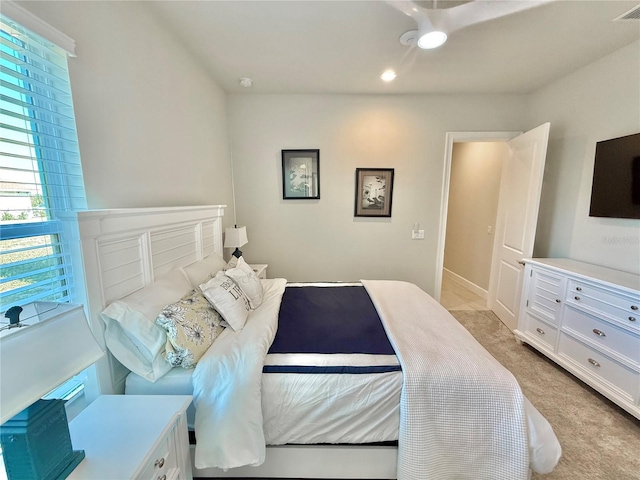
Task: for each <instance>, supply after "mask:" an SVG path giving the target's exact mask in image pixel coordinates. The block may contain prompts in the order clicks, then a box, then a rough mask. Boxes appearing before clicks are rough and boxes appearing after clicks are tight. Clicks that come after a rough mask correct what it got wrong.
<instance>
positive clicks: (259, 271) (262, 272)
mask: <svg viewBox="0 0 640 480" xmlns="http://www.w3.org/2000/svg"><path fill="white" fill-rule="evenodd" d="M249 266H250V267H251V268H253V271H254V272H256V275H258V278H268V277H267V267H268V266H269V265H267V264H266V263H250V264H249Z"/></svg>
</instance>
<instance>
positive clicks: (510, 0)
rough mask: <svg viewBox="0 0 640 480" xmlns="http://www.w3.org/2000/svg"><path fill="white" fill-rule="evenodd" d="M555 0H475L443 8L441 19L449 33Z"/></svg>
mask: <svg viewBox="0 0 640 480" xmlns="http://www.w3.org/2000/svg"><path fill="white" fill-rule="evenodd" d="M553 1H555V0H499V1H496V0H490V1H484V0H475V1H472V2H469V3H465V4H462V5H458V6H456V7H452V8H448V9H446V10H441V11H440V12H441V13H442V15H441V17H442V18H440V21H441V22H443V23H444V28H446V31H447V33H451V32H453V31H455V30H460V29H462V28H465V27H468V26H469V25H475V24H477V23H483V22H487V21H489V20H494V19H496V18H500V17H505V16H507V15H511V14H514V13H518V12H522V11H525V10H529V9H531V8H535V7H539V6H540V5H544V4H546V3H551V2H553Z"/></svg>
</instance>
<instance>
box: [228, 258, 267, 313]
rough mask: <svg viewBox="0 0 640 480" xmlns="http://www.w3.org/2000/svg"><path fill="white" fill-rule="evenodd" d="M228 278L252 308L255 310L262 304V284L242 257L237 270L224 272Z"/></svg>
mask: <svg viewBox="0 0 640 480" xmlns="http://www.w3.org/2000/svg"><path fill="white" fill-rule="evenodd" d="M224 273H225V274H226V275H227V277H231V278H233V281H234V282H236V283H237V284H238V286H239V287H240V288H241V289H242V291H243V292H244V294H245V295H246V296H247V298H248V299H249V304H250V305H251V308H252V309H253V310H255V309H256V308H258V307H259V306H260V305H261V304H262V297H263V294H264V292H263V290H262V282H261V281H260V279H259V278H258V275H256V272H254V271H253V268H251V267H250V266H249V265H248V264H247V262H245V261H244V259H243V258H242V257H240V258H238V264H237V266H236V267H235V268H230V269H229V270H227V271H226V272H224Z"/></svg>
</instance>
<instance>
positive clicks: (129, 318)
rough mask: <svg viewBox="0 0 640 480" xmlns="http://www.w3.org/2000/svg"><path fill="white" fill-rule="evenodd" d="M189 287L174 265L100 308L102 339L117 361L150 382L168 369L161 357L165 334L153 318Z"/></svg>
mask: <svg viewBox="0 0 640 480" xmlns="http://www.w3.org/2000/svg"><path fill="white" fill-rule="evenodd" d="M191 289H192V287H191V283H190V282H189V280H188V278H187V277H186V275H185V274H184V272H183V271H182V270H180V269H174V270H171V271H170V272H169V273H167V274H166V275H163V276H162V277H160V278H158V279H157V280H156V281H155V282H154V283H152V284H151V285H148V286H146V287H144V288H143V289H141V290H138V291H137V292H134V293H132V294H131V295H128V296H126V297H124V298H122V299H120V300H116V301H114V302H113V303H111V304H110V305H109V306H108V307H107V308H105V309H104V311H103V312H102V313H101V314H100V318H101V319H102V321H103V322H104V323H105V325H106V329H105V342H106V344H107V347H108V348H109V350H110V351H111V353H112V354H113V355H114V356H115V357H116V358H117V359H118V361H119V362H120V363H122V364H123V365H124V366H125V367H127V368H128V369H129V370H131V371H132V372H134V373H137V374H138V375H140V376H141V377H143V378H146V379H147V380H149V381H150V382H155V381H156V380H158V379H159V378H160V377H162V376H163V375H164V374H165V373H167V372H168V371H169V370H170V369H171V365H169V364H168V363H167V362H166V361H165V359H164V352H165V345H166V342H167V335H166V333H165V331H164V330H163V329H161V328H160V327H159V326H157V325H156V323H155V322H156V318H157V317H158V315H159V314H160V312H161V311H162V309H163V308H164V307H165V306H166V305H168V304H170V303H173V302H176V301H177V300H180V299H181V298H182V297H183V296H184V295H185V294H186V293H187V292H189V291H190V290H191Z"/></svg>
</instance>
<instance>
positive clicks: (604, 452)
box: [451, 310, 640, 480]
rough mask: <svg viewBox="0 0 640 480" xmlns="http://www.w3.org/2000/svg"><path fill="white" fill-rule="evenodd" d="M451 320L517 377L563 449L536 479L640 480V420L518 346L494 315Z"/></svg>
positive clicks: (471, 313) (471, 314) (468, 313)
mask: <svg viewBox="0 0 640 480" xmlns="http://www.w3.org/2000/svg"><path fill="white" fill-rule="evenodd" d="M451 314H452V315H453V316H454V317H455V318H456V319H457V320H458V321H459V322H460V323H461V324H462V325H464V326H465V327H466V328H467V330H469V332H470V333H471V334H472V335H473V336H474V337H475V338H476V340H478V341H479V342H480V343H481V344H482V345H483V346H484V347H485V348H486V349H487V350H488V351H489V352H490V353H491V354H492V355H493V356H494V357H495V358H496V359H497V360H498V361H499V362H500V363H501V364H502V365H504V366H505V367H506V368H507V369H509V370H510V371H511V373H513V375H514V376H515V377H516V379H517V380H518V382H519V383H520V386H521V388H522V391H523V392H524V394H525V396H526V397H527V398H528V399H529V401H531V403H533V405H535V407H536V408H537V409H538V410H539V411H540V413H542V415H544V416H545V417H546V419H547V420H548V421H549V423H550V424H551V426H552V427H553V429H554V431H555V433H556V436H557V437H558V440H559V441H560V444H561V445H562V451H563V453H562V458H561V459H560V462H559V463H558V465H557V467H556V468H555V470H554V471H553V472H551V473H550V474H547V475H538V474H535V473H534V474H533V477H532V479H534V480H596V479H597V480H638V479H640V421H639V420H637V419H636V418H634V417H633V416H632V415H630V414H628V413H627V412H625V411H624V410H622V409H620V408H619V407H618V406H616V405H615V404H613V403H612V402H610V401H609V400H608V399H606V398H605V397H603V396H602V395H600V394H599V393H598V392H596V391H595V390H593V389H592V388H590V387H589V386H587V385H586V384H584V383H583V382H581V381H580V380H578V379H577V378H576V377H574V376H573V375H571V374H569V373H568V372H566V371H565V370H564V369H562V368H561V367H559V366H558V365H556V364H555V363H554V362H552V361H551V360H549V359H548V358H547V357H545V356H544V355H542V354H540V353H538V352H537V351H536V350H534V349H533V348H531V347H529V346H527V345H518V344H517V343H516V341H515V339H514V336H513V334H512V333H511V332H510V331H509V329H508V328H507V327H506V326H504V324H503V323H502V322H500V320H498V318H497V317H496V316H495V314H494V313H493V312H491V311H475V312H474V311H462V310H461V311H451Z"/></svg>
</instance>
